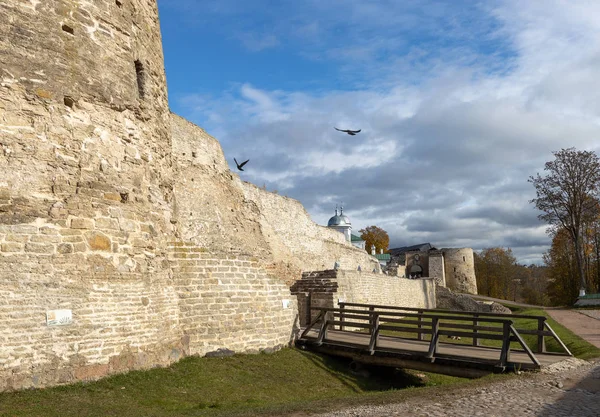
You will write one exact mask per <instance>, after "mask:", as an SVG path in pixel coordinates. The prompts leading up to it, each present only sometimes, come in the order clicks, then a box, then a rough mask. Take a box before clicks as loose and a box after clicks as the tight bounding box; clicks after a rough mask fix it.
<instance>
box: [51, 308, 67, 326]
mask: <svg viewBox="0 0 600 417" xmlns="http://www.w3.org/2000/svg"><path fill="white" fill-rule="evenodd" d="M72 322H73V313H72V312H71V310H50V311H46V325H47V326H66V325H67V324H71V323H72Z"/></svg>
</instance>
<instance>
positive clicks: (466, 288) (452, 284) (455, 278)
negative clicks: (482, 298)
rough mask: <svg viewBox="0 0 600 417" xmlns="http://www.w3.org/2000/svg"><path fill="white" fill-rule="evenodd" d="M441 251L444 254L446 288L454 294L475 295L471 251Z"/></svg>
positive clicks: (475, 287)
mask: <svg viewBox="0 0 600 417" xmlns="http://www.w3.org/2000/svg"><path fill="white" fill-rule="evenodd" d="M441 251H442V252H443V254H444V269H445V271H446V286H447V287H448V288H450V289H451V290H452V291H455V292H459V293H467V294H477V280H476V278H475V261H474V259H473V249H471V248H460V249H455V248H451V249H449V248H444V249H441Z"/></svg>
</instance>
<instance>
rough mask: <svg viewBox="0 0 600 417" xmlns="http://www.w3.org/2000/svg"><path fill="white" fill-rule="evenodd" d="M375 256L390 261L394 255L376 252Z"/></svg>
mask: <svg viewBox="0 0 600 417" xmlns="http://www.w3.org/2000/svg"><path fill="white" fill-rule="evenodd" d="M375 257H376V258H377V260H379V261H389V260H390V259H391V258H392V255H390V254H389V253H376V254H375Z"/></svg>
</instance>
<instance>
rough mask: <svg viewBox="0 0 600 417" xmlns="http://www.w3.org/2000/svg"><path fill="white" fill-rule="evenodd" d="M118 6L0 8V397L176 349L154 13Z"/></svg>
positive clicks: (142, 4) (161, 78) (9, 4)
mask: <svg viewBox="0 0 600 417" xmlns="http://www.w3.org/2000/svg"><path fill="white" fill-rule="evenodd" d="M119 4H120V5H119ZM119 4H117V3H115V2H108V1H91V2H90V1H69V2H66V1H59V0H54V1H52V0H49V1H44V2H24V1H18V0H6V1H3V2H2V3H1V4H0V62H2V65H1V66H0V276H1V277H2V280H0V316H1V317H2V320H0V334H1V335H2V336H0V389H10V388H21V387H28V386H43V385H48V384H55V383H60V382H66V381H71V380H76V379H86V378H88V377H89V378H93V377H97V376H100V375H105V374H107V373H111V372H119V371H122V370H125V369H132V368H137V367H147V366H154V365H156V364H166V363H169V362H171V361H173V360H175V359H177V358H178V357H179V356H181V354H182V351H183V346H182V342H181V336H182V335H181V332H179V331H176V330H175V329H176V326H177V320H178V318H177V296H176V294H175V292H174V291H173V289H172V287H171V286H170V285H169V268H168V263H167V259H166V240H165V238H164V236H165V235H166V234H168V233H170V232H171V229H172V225H171V223H170V217H171V214H170V212H171V209H170V205H169V200H170V198H171V185H170V181H171V180H172V174H171V172H170V166H171V162H170V147H171V144H170V139H169V138H170V136H169V134H168V133H169V131H168V127H169V124H168V122H169V112H168V105H167V94H166V83H165V75H164V69H163V57H162V47H161V37H160V31H159V26H158V15H157V8H156V2H155V1H153V0H131V1H126V2H119ZM55 309H70V310H72V312H73V324H71V325H69V326H63V327H47V326H46V322H45V319H46V312H47V311H48V310H55ZM24 341H26V342H27V343H24Z"/></svg>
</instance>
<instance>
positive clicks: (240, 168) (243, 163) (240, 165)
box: [233, 158, 249, 171]
mask: <svg viewBox="0 0 600 417" xmlns="http://www.w3.org/2000/svg"><path fill="white" fill-rule="evenodd" d="M233 160H234V161H235V164H236V165H237V169H239V170H240V171H243V168H242V167H243V166H244V165H246V164H247V163H248V161H249V159H246V160H245V161H244V162H242V163H241V164H239V163H238V161H237V160H236V159H235V158H233Z"/></svg>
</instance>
